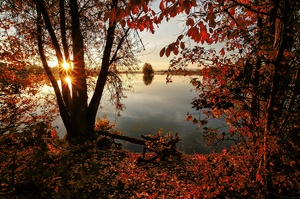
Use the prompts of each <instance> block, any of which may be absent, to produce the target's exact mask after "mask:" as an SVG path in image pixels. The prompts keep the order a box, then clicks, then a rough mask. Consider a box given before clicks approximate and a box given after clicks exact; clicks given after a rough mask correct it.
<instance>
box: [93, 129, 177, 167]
mask: <svg viewBox="0 0 300 199" xmlns="http://www.w3.org/2000/svg"><path fill="white" fill-rule="evenodd" d="M96 133H97V134H98V135H104V136H109V137H112V138H116V139H120V140H124V141H127V142H131V143H134V144H139V145H143V146H144V150H143V158H141V157H140V158H139V159H138V161H139V162H150V161H154V160H156V159H158V158H160V159H162V160H165V159H166V158H167V157H169V156H180V152H179V151H178V149H177V147H176V144H177V143H178V142H179V141H180V138H179V137H178V135H177V133H176V134H175V135H172V134H171V133H168V134H166V135H164V136H163V135H162V131H159V132H158V133H157V134H155V135H141V137H142V138H143V140H141V139H138V138H132V137H128V136H124V135H118V134H112V133H109V132H105V131H96ZM146 150H149V151H151V152H154V153H156V156H155V157H153V158H151V159H150V160H146V159H144V157H145V153H146Z"/></svg>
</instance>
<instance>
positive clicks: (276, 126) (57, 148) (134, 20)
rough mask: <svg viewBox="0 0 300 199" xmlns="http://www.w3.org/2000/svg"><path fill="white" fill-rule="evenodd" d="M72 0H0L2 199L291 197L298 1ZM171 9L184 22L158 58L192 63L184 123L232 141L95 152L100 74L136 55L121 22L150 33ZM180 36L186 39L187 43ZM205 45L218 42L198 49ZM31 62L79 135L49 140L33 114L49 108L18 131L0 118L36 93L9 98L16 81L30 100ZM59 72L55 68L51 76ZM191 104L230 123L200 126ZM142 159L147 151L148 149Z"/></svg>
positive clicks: (49, 132) (294, 190) (296, 151)
mask: <svg viewBox="0 0 300 199" xmlns="http://www.w3.org/2000/svg"><path fill="white" fill-rule="evenodd" d="M78 2H79V1H76V0H70V1H69V2H68V3H67V2H66V1H63V0H60V1H49V2H45V1H42V0H36V1H22V2H21V1H13V0H6V1H5V3H2V2H1V3H0V4H1V6H2V7H3V10H1V13H0V14H1V15H0V16H1V17H2V18H3V19H5V20H3V22H2V21H1V23H0V28H1V30H4V33H6V36H5V38H4V40H3V41H5V42H4V43H1V45H0V58H1V63H0V64H1V76H0V77H1V92H2V93H1V102H0V103H1V113H2V115H3V116H4V117H1V118H0V119H1V123H2V122H3V124H5V126H6V127H7V128H6V129H4V130H2V129H1V140H0V141H1V145H0V146H1V148H0V149H1V151H0V153H1V157H0V158H1V164H0V169H1V170H0V171H1V185H0V186H1V190H0V194H1V196H3V197H4V196H7V195H11V196H13V195H14V196H16V197H19V198H24V197H28V198H32V197H39V198H41V197H46V196H47V197H52V198H93V197H94V198H99V197H106V198H159V197H162V198H244V197H245V198H296V197H299V195H300V189H299V187H300V180H299V179H300V171H299V168H300V165H299V164H300V162H299V160H300V141H299V140H300V127H299V125H300V120H299V118H300V117H299V112H300V102H299V93H300V63H299V60H300V57H299V56H300V48H299V42H300V38H299V32H300V25H299V24H300V23H299V19H300V15H299V13H300V12H299V10H300V3H299V2H298V1H297V0H254V1H250V0H204V1H196V0H189V1H183V0H179V1H175V0H161V1H159V2H158V3H159V12H155V11H154V10H152V9H151V8H150V1H118V0H112V1H103V2H102V1H80V3H79V4H78ZM84 2H85V3H86V4H85V3H84ZM79 8H82V9H79ZM67 11H68V12H67ZM179 14H185V16H186V20H185V25H186V28H185V29H184V30H183V32H182V34H180V35H179V36H178V37H177V38H176V39H175V40H174V42H173V43H171V44H169V45H167V46H165V47H164V48H162V49H161V51H160V53H159V54H160V56H167V57H169V56H171V55H172V54H174V55H175V57H174V58H173V59H172V60H171V62H170V69H169V71H172V70H179V69H182V68H187V67H188V66H189V65H190V64H191V63H192V64H197V65H198V66H199V67H200V68H201V69H202V75H203V76H202V78H198V79H197V78H193V79H192V81H191V83H192V84H193V86H194V88H195V92H197V93H198V97H197V98H195V99H193V101H192V103H191V105H192V107H193V108H194V109H195V114H193V113H191V114H189V115H188V117H187V120H191V121H193V123H197V124H198V126H199V127H200V128H202V129H203V130H204V134H203V135H204V138H205V139H206V140H207V141H208V143H211V144H214V145H216V144H218V143H221V142H222V141H224V140H231V141H233V143H234V144H233V145H232V146H231V147H230V148H228V149H224V150H222V151H221V152H219V153H211V154H208V155H200V154H195V155H192V156H188V155H184V156H183V157H181V159H180V158H174V157H171V158H168V159H166V160H160V159H159V158H158V159H155V160H154V161H152V162H137V161H136V160H137V159H138V157H139V156H140V154H134V153H131V152H128V151H124V150H123V149H120V148H119V147H118V146H119V145H116V146H115V148H114V147H113V148H110V149H107V150H103V149H101V147H100V148H99V147H97V144H96V143H97V141H98V140H99V139H101V137H97V138H96V137H95V136H94V134H93V137H94V138H95V139H94V140H87V139H85V138H86V137H89V135H90V134H92V133H93V131H94V128H95V127H96V128H97V129H101V128H103V129H106V130H107V129H111V128H112V126H111V125H110V124H109V123H108V122H107V121H101V120H100V121H98V122H97V123H96V113H97V110H98V107H99V103H100V100H101V97H102V92H103V89H104V86H105V83H106V81H107V77H108V75H109V74H114V75H115V74H116V73H115V72H117V71H118V69H117V68H118V67H119V66H129V65H131V64H132V63H135V59H134V57H133V55H132V54H131V53H128V52H131V47H132V46H133V44H132V43H131V42H130V40H127V39H128V38H129V36H128V35H129V32H130V30H134V31H135V30H139V31H144V30H147V31H150V32H152V33H154V27H155V25H158V26H159V25H160V24H161V22H162V21H163V20H166V21H168V20H169V19H170V18H174V17H176V16H177V15H179ZM7 16H8V17H7ZM57 27H59V28H57ZM67 27H69V29H67ZM188 39H189V40H191V41H192V42H191V43H192V44H193V45H187V44H186V43H187V42H186V41H187V40H188ZM100 41H103V42H100ZM91 44H92V45H93V46H94V47H95V48H94V49H96V50H99V51H100V50H101V52H103V53H102V54H101V57H102V59H101V60H100V61H99V60H97V59H96V58H95V57H93V54H92V53H91V51H89V50H91V49H89V48H87V46H91ZM207 44H208V45H211V44H218V46H217V47H216V48H214V49H213V48H211V49H207V48H205V46H204V45H207ZM46 46H47V48H46ZM48 57H51V58H53V57H54V58H56V59H57V60H58V63H59V64H60V65H61V64H62V63H63V61H70V62H72V63H73V64H74V65H73V68H72V69H71V72H70V74H72V75H73V76H72V77H74V81H73V82H72V88H70V87H68V86H67V85H66V84H65V83H63V82H62V83H61V85H60V86H61V87H59V86H58V84H57V81H56V79H55V78H54V77H53V74H52V71H51V70H52V69H51V68H50V67H49V65H48V61H49V60H48ZM90 57H93V58H94V59H91V60H90V61H91V62H90V63H97V64H99V65H101V69H99V70H98V71H97V75H98V80H97V82H96V85H95V89H94V90H95V92H94V94H93V96H92V97H91V100H90V101H89V104H88V103H87V98H88V97H87V83H88V81H87V80H88V76H87V70H86V68H85V64H86V63H87V62H86V61H85V60H86V59H88V58H90ZM124 57H125V58H126V59H122V58H124ZM38 60H39V61H38ZM93 61H95V62H93ZM33 63H39V64H41V65H43V68H44V69H45V71H46V73H47V76H48V78H49V79H50V81H51V83H52V86H53V87H54V90H55V94H56V99H57V103H58V106H59V110H60V114H61V117H62V118H63V120H64V123H65V126H66V128H67V131H68V133H69V135H71V137H72V136H74V137H76V136H79V137H81V138H82V137H83V138H82V139H81V140H80V141H81V142H80V143H79V144H78V143H73V145H68V143H67V142H65V141H60V140H59V139H58V138H57V137H56V136H55V130H54V129H51V128H50V127H49V123H48V122H44V121H40V120H42V119H45V120H46V119H49V118H50V119H49V120H51V119H53V118H51V114H47V115H46V116H45V117H43V116H39V117H37V118H36V117H33V116H30V115H29V116H28V115H26V116H28V117H25V118H27V119H26V120H25V121H24V122H25V123H26V124H28V123H30V122H32V121H34V123H33V124H32V125H28V127H27V128H23V132H22V133H17V132H18V131H17V129H18V128H15V126H14V124H12V123H10V121H11V120H6V118H5V117H6V116H9V117H11V118H13V119H15V120H18V118H20V117H19V116H20V114H21V112H23V111H29V112H30V111H32V109H31V107H32V106H33V102H35V101H28V102H25V101H23V102H25V103H26V104H25V105H28V106H23V105H24V104H23V105H22V106H20V104H21V103H20V102H21V101H20V95H16V94H18V91H19V90H20V89H23V90H26V89H27V91H28V90H29V91H28V92H27V94H30V96H34V93H35V92H36V90H35V89H32V88H34V87H35V85H34V81H32V80H34V77H28V76H26V78H25V77H22V76H20V72H22V71H23V69H24V66H29V65H30V64H31V65H32V64H33ZM97 64H96V65H97ZM60 67H61V66H60ZM12 68H13V69H12ZM66 74H67V72H66V71H61V73H60V78H61V80H63V78H65V77H66ZM114 75H112V76H113V77H115V76H114ZM20 77H21V78H20ZM35 78H36V77H35ZM75 80H76V81H75ZM2 85H3V86H2ZM71 91H72V92H71ZM3 93H4V95H2V94H3ZM117 104H118V105H119V104H120V103H117ZM78 110H80V112H79V111H78ZM199 111H200V112H201V113H203V114H206V116H207V119H210V118H221V119H222V120H224V121H226V123H227V124H228V126H229V128H230V129H229V131H228V132H218V131H217V130H216V129H213V128H208V127H207V126H205V125H206V124H207V121H205V120H203V118H198V117H197V116H198V115H199ZM22 118H23V119H24V117H22ZM28 118H30V119H28ZM33 118H34V119H33ZM38 119H39V120H38ZM24 122H21V123H20V124H19V123H18V125H21V124H24ZM3 124H1V127H3ZM95 124H96V125H95ZM7 131H8V132H10V134H9V133H7ZM85 135H87V136H85ZM159 146H160V145H159ZM149 147H151V146H149ZM149 156H150V158H149V159H151V157H152V156H153V154H150V155H149Z"/></svg>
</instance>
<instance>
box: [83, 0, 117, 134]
mask: <svg viewBox="0 0 300 199" xmlns="http://www.w3.org/2000/svg"><path fill="white" fill-rule="evenodd" d="M117 3H118V1H117V0H114V1H113V4H114V7H115V8H116V7H117ZM109 24H110V26H109V28H108V29H107V37H106V44H105V49H104V53H103V57H102V65H101V71H100V73H99V76H98V79H97V84H96V88H95V92H94V95H93V97H92V99H91V102H90V104H89V107H88V110H87V121H88V130H89V131H91V132H92V131H94V126H95V121H96V114H97V111H98V107H99V105H100V100H101V97H102V94H103V90H104V86H105V83H106V78H107V75H108V69H109V66H110V64H111V62H110V61H111V60H110V57H111V52H112V47H113V43H114V39H115V37H114V35H115V29H116V22H115V21H109Z"/></svg>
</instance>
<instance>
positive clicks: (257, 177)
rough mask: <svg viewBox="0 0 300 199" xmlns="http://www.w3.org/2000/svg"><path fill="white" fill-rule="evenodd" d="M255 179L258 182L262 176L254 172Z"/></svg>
mask: <svg viewBox="0 0 300 199" xmlns="http://www.w3.org/2000/svg"><path fill="white" fill-rule="evenodd" d="M256 180H257V181H259V182H260V181H262V177H261V175H260V174H259V173H257V174H256Z"/></svg>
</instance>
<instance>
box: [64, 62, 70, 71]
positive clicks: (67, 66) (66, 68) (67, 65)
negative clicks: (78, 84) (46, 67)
mask: <svg viewBox="0 0 300 199" xmlns="http://www.w3.org/2000/svg"><path fill="white" fill-rule="evenodd" d="M62 67H63V69H65V70H68V69H69V68H70V63H68V62H63V63H62Z"/></svg>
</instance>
